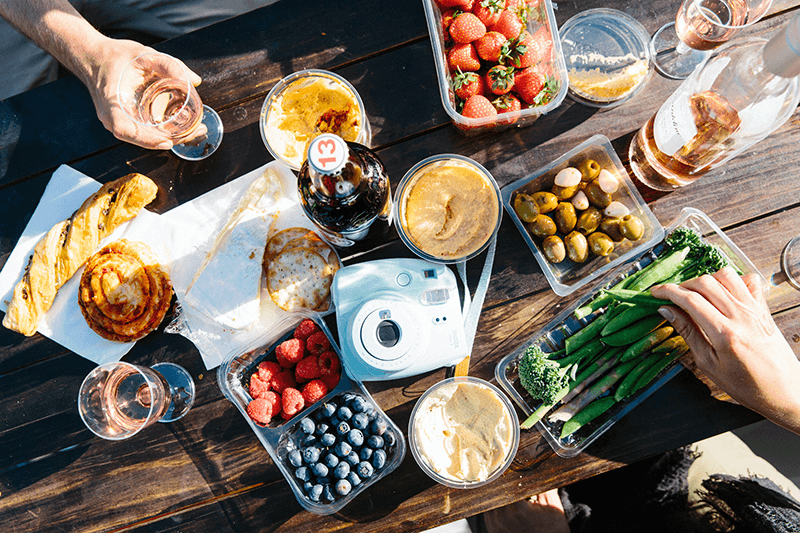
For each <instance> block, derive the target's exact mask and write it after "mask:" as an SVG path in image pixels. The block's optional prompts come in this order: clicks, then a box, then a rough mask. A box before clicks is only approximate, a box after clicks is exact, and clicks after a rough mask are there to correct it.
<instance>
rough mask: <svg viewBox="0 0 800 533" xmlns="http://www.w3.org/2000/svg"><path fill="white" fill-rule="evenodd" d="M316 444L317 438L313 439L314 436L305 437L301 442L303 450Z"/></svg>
mask: <svg viewBox="0 0 800 533" xmlns="http://www.w3.org/2000/svg"><path fill="white" fill-rule="evenodd" d="M316 443H317V437H315V436H314V435H306V436H305V437H303V442H302V444H303V448H307V447H308V446H313V445H314V444H316Z"/></svg>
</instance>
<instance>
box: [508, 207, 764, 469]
mask: <svg viewBox="0 0 800 533" xmlns="http://www.w3.org/2000/svg"><path fill="white" fill-rule="evenodd" d="M680 227H686V228H690V229H693V230H695V231H696V232H697V233H698V234H699V235H700V236H702V238H703V240H704V241H705V242H707V243H709V244H713V245H715V246H717V247H718V248H719V249H720V250H721V251H722V252H724V253H725V254H726V255H727V256H728V258H729V259H730V260H731V261H732V262H733V263H734V264H735V265H736V266H737V267H738V268H739V269H740V270H741V271H742V272H743V273H750V272H753V273H757V274H758V275H760V276H761V277H762V278H763V275H762V274H761V273H760V272H759V271H758V269H757V268H756V267H755V265H753V263H752V262H751V261H750V260H749V259H748V258H747V257H746V256H745V255H744V253H743V252H742V251H741V250H740V249H739V248H738V247H737V246H736V245H735V244H734V243H733V242H732V241H731V240H730V238H728V236H727V235H725V234H724V233H723V232H722V230H720V229H719V227H717V225H716V224H714V222H712V221H711V219H710V218H708V216H707V215H705V214H704V213H702V212H701V211H699V210H697V209H694V208H691V207H688V208H684V209H683V210H682V211H681V213H680V215H679V216H678V218H677V219H675V221H673V222H672V224H670V225H669V226H668V227H667V228H665V235H669V234H670V233H672V231H673V230H675V229H677V228H680ZM665 247H666V244H665V242H664V241H663V240H662V241H661V242H659V243H657V244H655V245H653V246H652V247H650V248H649V249H647V250H646V251H643V253H642V254H640V255H638V256H636V257H635V258H633V259H631V260H630V261H629V262H627V263H625V264H624V265H620V266H619V267H618V268H617V269H615V270H614V271H612V272H610V273H609V274H608V275H607V276H605V277H604V279H603V280H602V281H601V282H600V283H599V284H598V286H597V289H596V290H594V291H592V292H591V293H589V294H587V295H586V296H584V297H583V298H581V299H580V300H578V301H577V302H576V303H575V305H573V306H571V307H570V308H568V309H567V310H565V311H564V312H562V313H561V314H560V315H559V316H557V317H556V318H555V319H553V320H552V321H551V322H550V323H549V324H547V325H546V326H545V327H544V328H542V329H541V330H540V331H538V332H537V333H535V334H534V335H532V336H531V337H529V338H528V339H527V340H526V341H525V342H524V343H522V344H521V345H520V346H519V347H518V348H516V349H515V350H514V351H512V352H511V353H509V354H508V355H507V356H506V357H505V358H503V360H502V361H500V362H499V363H498V365H497V367H496V368H495V377H496V378H497V381H498V383H499V384H500V385H501V386H502V387H503V388H504V389H505V391H506V392H507V393H508V394H509V396H510V397H511V398H512V399H513V400H514V401H515V402H516V403H517V405H519V407H520V408H521V409H522V411H523V412H524V413H525V416H526V417H527V416H530V415H531V413H533V412H534V411H535V410H536V409H537V408H538V407H539V405H540V404H541V401H540V400H536V399H534V398H532V397H531V396H530V394H528V392H527V391H526V390H525V389H524V388H523V387H522V385H521V384H520V380H519V374H518V363H519V361H520V358H521V357H522V355H523V353H524V352H525V350H526V349H527V348H528V347H530V346H533V345H538V346H539V347H541V348H542V350H544V351H545V352H553V351H556V350H560V349H562V348H564V344H565V342H564V341H565V339H566V338H567V337H569V336H571V335H573V334H575V333H576V332H578V331H580V330H581V329H583V328H584V327H586V326H587V325H588V324H589V323H591V322H593V321H594V320H595V319H597V318H598V317H599V316H600V315H602V314H603V312H604V310H605V309H603V308H601V309H599V310H597V311H595V312H594V313H592V314H590V315H588V316H586V317H583V318H581V319H580V320H578V319H576V318H575V317H574V315H573V313H574V312H575V310H576V309H578V308H579V307H581V306H582V305H584V304H585V303H587V302H589V301H590V300H592V299H593V298H594V297H595V296H596V295H597V294H598V293H599V291H600V290H601V289H604V288H609V287H611V286H613V285H615V284H616V283H618V282H619V281H621V280H622V279H623V278H625V277H627V276H628V275H630V274H632V273H633V272H636V271H638V270H641V269H642V268H644V267H645V266H647V265H648V264H650V263H651V262H652V261H653V260H654V259H655V258H656V257H657V256H658V254H659V253H661V251H662V250H664V248H665ZM763 281H764V283H763V284H762V286H763V287H768V286H769V285H768V284H767V283H766V279H763ZM682 368H683V367H682V365H681V364H680V363H679V361H678V360H676V361H673V362H672V363H671V364H669V365H668V366H667V367H666V368H664V369H663V370H661V372H659V373H658V375H657V376H655V378H654V379H652V381H650V383H649V385H648V386H646V387H644V388H642V389H641V390H639V391H638V392H636V393H635V394H633V395H631V396H629V397H627V398H626V399H623V400H622V401H619V402H616V403H614V405H613V406H612V407H611V408H610V409H609V410H608V411H606V412H605V413H603V414H602V415H600V416H598V417H597V418H596V419H594V420H593V421H591V422H589V423H588V424H586V425H584V426H582V427H580V428H579V429H578V430H577V431H576V432H575V433H573V434H571V435H569V436H567V437H566V438H564V439H561V438H560V433H561V426H562V425H563V422H551V421H549V420H548V415H549V414H551V413H552V412H553V411H554V410H555V409H557V408H558V407H559V406H560V405H561V404H560V403H558V404H556V405H555V407H553V409H551V410H550V411H549V412H548V415H545V416H544V417H543V418H542V420H540V421H539V422H537V423H536V426H537V428H538V429H539V431H540V432H541V433H542V435H543V436H544V437H545V439H546V440H547V442H548V443H549V444H550V446H551V447H552V448H553V450H555V452H556V453H557V454H558V455H560V456H562V457H574V456H576V455H578V454H579V453H581V452H582V451H584V450H585V449H586V447H587V446H589V445H590V444H591V443H592V442H594V441H595V440H597V438H598V437H600V436H601V435H602V434H603V433H605V432H606V431H608V429H609V428H611V426H613V425H614V424H615V423H616V422H617V421H618V420H619V419H620V418H622V417H623V416H625V415H626V414H627V413H628V412H630V411H631V409H633V408H635V407H636V406H637V405H639V404H640V403H642V402H643V401H644V400H645V399H646V398H647V397H649V396H650V395H652V394H653V393H654V392H655V391H656V390H658V389H659V388H660V387H662V386H663V385H664V384H665V383H667V382H668V381H669V380H670V379H672V378H673V377H674V376H675V375H677V374H678V372H680V371H681V369H682ZM613 393H614V390H613V389H611V390H610V391H607V392H606V393H604V396H607V395H610V394H613ZM601 397H602V396H601Z"/></svg>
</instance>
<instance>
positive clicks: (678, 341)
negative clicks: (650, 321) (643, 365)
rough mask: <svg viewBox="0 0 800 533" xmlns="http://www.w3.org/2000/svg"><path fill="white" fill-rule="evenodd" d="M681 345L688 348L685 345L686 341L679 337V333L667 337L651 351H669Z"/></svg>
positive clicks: (657, 352)
mask: <svg viewBox="0 0 800 533" xmlns="http://www.w3.org/2000/svg"><path fill="white" fill-rule="evenodd" d="M683 347H686V348H687V349H688V348H689V347H688V346H687V345H686V341H685V340H683V337H681V336H680V335H675V336H673V337H670V338H668V339H667V340H665V341H664V342H662V343H661V344H659V345H658V346H656V347H655V348H653V353H654V354H661V353H669V352H671V351H672V350H674V349H676V348H683Z"/></svg>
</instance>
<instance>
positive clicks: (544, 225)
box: [528, 215, 556, 239]
mask: <svg viewBox="0 0 800 533" xmlns="http://www.w3.org/2000/svg"><path fill="white" fill-rule="evenodd" d="M528 227H529V228H530V230H531V233H533V234H534V235H535V236H536V237H539V238H542V239H543V238H545V237H549V236H550V235H555V234H556V223H555V222H553V219H552V218H550V217H549V216H547V215H539V216H537V217H536V218H535V219H534V221H533V222H531V223H530V225H529V226H528Z"/></svg>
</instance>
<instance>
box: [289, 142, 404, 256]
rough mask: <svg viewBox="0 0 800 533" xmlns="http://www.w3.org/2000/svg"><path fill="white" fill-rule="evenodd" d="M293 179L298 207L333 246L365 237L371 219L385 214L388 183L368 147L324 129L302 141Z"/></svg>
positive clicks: (388, 211) (387, 216)
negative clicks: (299, 162) (300, 161)
mask: <svg viewBox="0 0 800 533" xmlns="http://www.w3.org/2000/svg"><path fill="white" fill-rule="evenodd" d="M306 155H307V157H306V161H305V162H304V163H303V166H302V167H301V168H300V174H299V177H298V180H297V185H298V191H299V194H300V201H301V204H302V206H303V211H304V212H305V213H306V215H307V216H308V217H309V218H310V219H311V220H312V222H314V224H316V225H317V227H319V229H320V231H321V232H322V233H323V234H324V235H325V237H327V238H328V240H329V241H330V242H331V243H333V244H334V245H335V246H352V245H353V244H355V241H359V240H361V239H363V238H365V237H366V236H367V234H368V232H369V229H370V226H371V225H372V223H373V222H374V221H375V220H376V219H378V218H381V219H384V220H389V219H390V217H391V211H392V197H391V188H390V186H389V178H388V176H387V175H386V172H385V171H384V168H383V164H382V163H381V161H380V160H379V159H378V156H376V155H375V153H374V152H372V151H371V150H370V149H369V148H367V147H365V146H362V145H360V144H357V143H352V142H345V141H344V140H343V139H342V138H341V137H339V136H338V135H334V134H331V133H325V134H322V135H320V136H318V137H316V138H315V139H314V140H313V141H311V143H309V145H308V151H307V154H306Z"/></svg>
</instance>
